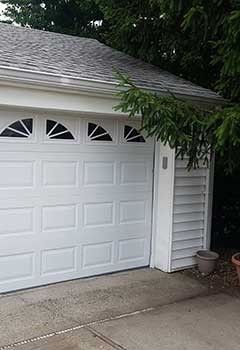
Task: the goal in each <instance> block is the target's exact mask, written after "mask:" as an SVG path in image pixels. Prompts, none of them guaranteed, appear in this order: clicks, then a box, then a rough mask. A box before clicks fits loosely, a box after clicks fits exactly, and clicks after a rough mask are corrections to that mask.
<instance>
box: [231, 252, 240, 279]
mask: <svg viewBox="0 0 240 350" xmlns="http://www.w3.org/2000/svg"><path fill="white" fill-rule="evenodd" d="M232 263H233V264H234V265H235V267H236V270H237V274H238V278H239V283H240V253H236V254H234V255H233V256H232Z"/></svg>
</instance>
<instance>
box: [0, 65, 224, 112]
mask: <svg viewBox="0 0 240 350" xmlns="http://www.w3.org/2000/svg"><path fill="white" fill-rule="evenodd" d="M0 81H1V82H2V83H18V84H19V83H20V84H28V85H31V86H32V87H33V86H38V88H39V87H42V88H45V89H46V88H51V89H54V88H55V89H66V90H68V91H69V90H71V92H74V91H76V92H80V91H81V92H83V93H93V94H101V95H108V97H110V96H113V95H115V94H116V92H117V91H119V90H121V89H123V90H124V87H121V88H120V87H119V86H118V85H117V83H114V82H106V81H101V80H97V81H96V80H91V79H84V78H74V77H72V76H67V75H60V74H59V75H57V74H54V73H41V72H36V71H30V70H24V69H20V68H19V69H17V68H11V67H4V66H0ZM141 88H142V87H141ZM143 90H145V91H149V92H152V93H156V94H159V95H162V96H166V95H169V93H168V92H167V91H165V90H164V89H162V90H160V89H159V90H156V89H151V88H149V87H145V88H143ZM175 96H176V97H178V98H181V99H184V100H189V101H191V102H193V103H197V104H200V105H203V106H205V107H209V108H210V107H211V106H216V105H221V104H225V103H226V101H225V100H224V99H221V98H216V99H214V98H207V97H201V96H194V95H187V94H183V93H175Z"/></svg>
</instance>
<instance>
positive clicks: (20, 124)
mask: <svg viewBox="0 0 240 350" xmlns="http://www.w3.org/2000/svg"><path fill="white" fill-rule="evenodd" d="M32 132H33V120H32V119H30V118H28V119H21V120H17V121H15V122H14V123H12V124H10V125H9V126H8V127H6V128H5V129H4V130H3V131H2V132H1V133H0V137H20V138H28V137H30V136H31V135H32Z"/></svg>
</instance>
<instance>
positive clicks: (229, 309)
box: [0, 269, 240, 350]
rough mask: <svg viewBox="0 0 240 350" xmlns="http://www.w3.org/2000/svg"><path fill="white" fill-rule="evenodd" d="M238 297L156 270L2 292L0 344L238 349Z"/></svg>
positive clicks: (23, 349) (24, 348)
mask: <svg viewBox="0 0 240 350" xmlns="http://www.w3.org/2000/svg"><path fill="white" fill-rule="evenodd" d="M239 315H240V300H239V299H238V298H234V297H231V296H228V295H225V294H218V295H208V291H207V289H206V287H205V286H203V285H201V284H199V283H198V282H197V281H195V280H192V279H189V278H188V277H186V276H183V275H182V274H181V273H175V274H172V275H168V274H164V273H161V272H160V271H157V270H152V269H140V270H135V271H128V272H122V273H118V274H114V275H108V276H102V277H97V278H91V279H84V280H77V281H71V282H65V283H60V284H56V285H52V286H49V287H42V288H38V289H33V290H28V291H22V292H18V293H14V294H8V295H3V296H1V297H0V322H1V323H0V350H2V349H4V350H5V349H11V348H14V347H15V346H17V347H18V349H19V350H30V349H31V350H33V349H39V350H40V349H41V350H43V349H44V350H47V349H49V350H50V349H52V350H55V349H58V350H67V349H70V350H75V349H76V350H79V349H84V350H88V349H89V350H90V349H91V350H95V349H102V350H113V349H121V350H123V349H127V350H145V349H147V350H149V349H150V350H155V349H163V350H165V349H166V350H168V349H169V350H172V349H174V350H176V349H181V350H182V349H186V350H190V349H191V350H192V349H194V350H198V349H201V350H202V349H204V350H215V349H218V350H221V349H224V350H225V349H227V348H232V349H237V348H238V347H239V344H240V332H239Z"/></svg>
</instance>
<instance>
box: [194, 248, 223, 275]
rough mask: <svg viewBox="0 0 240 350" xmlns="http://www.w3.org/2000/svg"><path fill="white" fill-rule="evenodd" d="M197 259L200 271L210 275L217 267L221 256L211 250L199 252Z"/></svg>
mask: <svg viewBox="0 0 240 350" xmlns="http://www.w3.org/2000/svg"><path fill="white" fill-rule="evenodd" d="M196 258H197V264H198V269H199V271H200V272H201V273H204V274H205V275H209V274H210V273H211V272H213V271H214V269H215V267H216V264H217V261H218V259H219V254H218V253H215V252H212V251H211V250H199V251H197V253H196Z"/></svg>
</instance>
